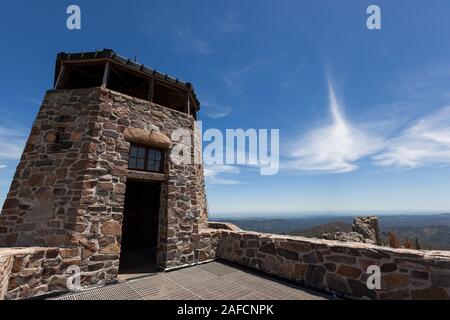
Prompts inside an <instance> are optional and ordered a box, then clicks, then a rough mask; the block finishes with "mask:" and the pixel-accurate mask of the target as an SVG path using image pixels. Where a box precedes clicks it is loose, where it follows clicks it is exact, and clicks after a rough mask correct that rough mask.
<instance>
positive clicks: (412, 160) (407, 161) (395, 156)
mask: <svg viewBox="0 0 450 320" xmlns="http://www.w3.org/2000/svg"><path fill="white" fill-rule="evenodd" d="M373 160H374V163H375V164H376V165H379V166H383V167H397V168H417V167H424V166H434V165H448V164H450V106H448V107H444V108H442V109H440V110H438V111H436V112H434V113H432V114H430V115H428V116H425V117H424V118H422V119H421V120H419V121H416V122H415V123H413V124H412V125H411V126H409V127H408V128H407V129H405V130H404V131H403V132H402V133H401V134H400V135H399V136H398V137H394V138H393V139H391V140H389V141H388V143H387V147H386V150H385V151H383V152H382V153H380V154H378V155H376V156H374V157H373Z"/></svg>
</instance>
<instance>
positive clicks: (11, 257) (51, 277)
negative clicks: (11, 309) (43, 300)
mask: <svg viewBox="0 0 450 320" xmlns="http://www.w3.org/2000/svg"><path fill="white" fill-rule="evenodd" d="M3 259H5V260H6V261H9V263H10V268H9V270H8V269H7V268H5V269H4V270H5V271H4V272H3V275H2V277H4V278H3V281H4V282H3V283H7V288H4V289H5V290H4V291H5V295H4V297H5V299H7V300H12V299H23V298H30V297H37V296H40V295H44V294H49V293H59V292H66V291H69V288H68V286H67V284H68V280H69V277H70V276H72V275H73V272H72V271H71V270H70V269H69V267H72V268H73V267H74V266H75V267H77V268H79V271H80V274H79V276H80V278H79V279H80V285H81V286H82V287H90V286H93V285H105V284H108V283H112V282H114V281H115V278H116V273H117V271H116V270H115V268H114V266H113V263H112V262H110V261H101V259H100V260H99V261H97V264H91V263H88V262H87V261H86V260H85V261H83V260H82V257H81V250H80V249H79V248H40V247H30V248H14V249H7V248H3V249H0V270H2V266H1V265H2V264H1V261H2V260H3Z"/></svg>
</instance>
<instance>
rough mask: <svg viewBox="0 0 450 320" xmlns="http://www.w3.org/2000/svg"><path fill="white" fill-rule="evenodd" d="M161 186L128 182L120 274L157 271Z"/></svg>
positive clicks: (156, 183) (150, 183)
mask: <svg viewBox="0 0 450 320" xmlns="http://www.w3.org/2000/svg"><path fill="white" fill-rule="evenodd" d="M160 195H161V183H159V182H142V181H128V182H127V188H126V192H125V208H124V214H123V223H122V245H121V253H120V266H119V273H120V274H124V275H126V274H133V275H134V274H136V275H138V274H145V273H152V272H156V271H157V267H156V248H157V245H158V222H159V207H160Z"/></svg>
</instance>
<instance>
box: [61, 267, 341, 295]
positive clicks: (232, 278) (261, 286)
mask: <svg viewBox="0 0 450 320" xmlns="http://www.w3.org/2000/svg"><path fill="white" fill-rule="evenodd" d="M332 298H333V297H331V296H328V295H325V294H321V293H318V292H314V291H311V290H308V289H305V288H302V287H300V286H297V285H294V284H291V283H288V282H284V281H281V280H279V279H277V278H273V277H270V276H268V275H267V276H266V275H261V274H259V273H257V272H252V271H249V270H247V269H241V268H239V267H236V266H234V265H230V264H227V263H224V262H211V263H207V264H203V265H198V266H194V267H189V268H184V269H179V270H176V271H171V272H166V273H158V274H154V275H151V276H148V277H145V278H140V279H135V280H129V281H128V282H125V283H120V284H116V285H110V286H106V287H103V288H98V289H93V290H90V291H83V292H77V293H71V294H67V295H63V296H60V297H56V298H53V299H54V300H325V299H332Z"/></svg>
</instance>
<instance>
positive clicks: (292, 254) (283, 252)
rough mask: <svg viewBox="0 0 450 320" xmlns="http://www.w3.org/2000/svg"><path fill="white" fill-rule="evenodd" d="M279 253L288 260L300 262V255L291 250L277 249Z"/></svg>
mask: <svg viewBox="0 0 450 320" xmlns="http://www.w3.org/2000/svg"><path fill="white" fill-rule="evenodd" d="M277 253H278V255H280V256H282V257H284V258H286V259H288V260H294V261H297V260H298V253H297V252H293V251H290V250H286V249H283V248H278V249H277Z"/></svg>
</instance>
